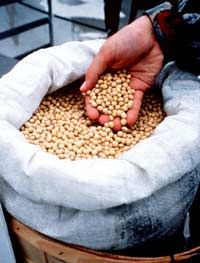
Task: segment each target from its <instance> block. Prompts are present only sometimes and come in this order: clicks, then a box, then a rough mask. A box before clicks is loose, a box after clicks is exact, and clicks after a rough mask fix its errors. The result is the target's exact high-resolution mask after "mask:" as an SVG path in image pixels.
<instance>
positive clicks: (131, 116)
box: [127, 90, 144, 125]
mask: <svg viewBox="0 0 200 263" xmlns="http://www.w3.org/2000/svg"><path fill="white" fill-rule="evenodd" d="M143 96H144V92H143V91H141V90H136V91H135V94H134V100H133V106H132V108H131V109H130V110H129V111H128V112H127V124H128V125H133V124H134V123H135V122H136V121H137V119H138V115H139V111H140V107H141V104H142V99H143Z"/></svg>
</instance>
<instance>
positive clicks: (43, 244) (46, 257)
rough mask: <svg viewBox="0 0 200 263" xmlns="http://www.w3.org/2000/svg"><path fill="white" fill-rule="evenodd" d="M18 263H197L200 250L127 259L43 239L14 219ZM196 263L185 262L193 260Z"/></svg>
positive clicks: (13, 226) (10, 228) (12, 219)
mask: <svg viewBox="0 0 200 263" xmlns="http://www.w3.org/2000/svg"><path fill="white" fill-rule="evenodd" d="M8 225H9V230H10V233H11V238H12V241H13V246H14V250H15V253H16V257H17V260H18V261H17V262H20V263H61V262H62V263H136V262H137V263H138V262H141V263H169V262H200V257H199V255H200V246H198V247H195V248H193V249H191V250H189V251H185V252H183V253H179V254H175V255H173V256H163V257H154V258H147V257H145V258H144V257H127V256H119V255H114V254H108V253H103V252H98V251H94V250H89V249H86V248H84V247H80V246H76V245H71V244H66V243H62V242H59V241H56V240H54V239H51V238H49V237H46V236H44V235H42V234H40V233H38V232H36V231H34V230H32V229H30V228H29V227H27V226H25V225H24V224H22V223H20V222H19V221H18V220H16V219H14V218H12V217H11V218H9V219H8ZM195 257H196V259H197V257H198V259H199V261H198V259H197V261H188V260H189V259H191V258H195Z"/></svg>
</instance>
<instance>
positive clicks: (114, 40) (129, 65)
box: [80, 16, 163, 130]
mask: <svg viewBox="0 0 200 263" xmlns="http://www.w3.org/2000/svg"><path fill="white" fill-rule="evenodd" d="M162 62H163V53H162V51H161V49H160V46H159V44H158V42H157V41H156V38H155V35H154V32H153V26H152V24H151V21H150V19H149V18H148V17H147V16H142V17H140V18H139V19H137V20H135V21H134V22H133V23H131V24H130V25H128V26H126V27H124V28H123V29H122V30H120V31H119V32H118V33H116V34H115V35H113V36H112V37H110V38H108V40H107V41H106V42H105V43H104V45H103V46H102V48H101V49H100V51H99V53H98V54H97V55H96V57H95V58H94V60H93V62H92V64H91V65H90V67H89V69H88V71H87V73H86V78H85V82H84V83H83V85H82V86H81V88H80V90H81V92H84V93H85V92H87V91H88V90H89V89H92V88H93V87H94V86H95V84H96V82H97V81H98V79H99V77H100V75H102V74H103V73H104V72H105V71H113V70H120V69H127V71H128V72H129V73H130V74H131V81H130V86H131V87H132V88H133V89H134V90H135V94H134V102H133V106H132V108H131V109H130V110H129V111H128V112H127V124H128V125H133V124H134V123H135V122H136V120H137V118H138V114H139V110H140V106H141V103H142V99H143V95H144V92H145V90H147V89H148V88H150V87H151V86H152V85H153V83H154V80H155V77H156V76H157V74H158V73H159V72H160V70H161V68H162ZM85 102H86V111H87V114H88V116H89V118H90V119H91V120H98V121H99V122H100V123H101V124H104V123H105V122H107V121H108V120H109V116H107V115H103V114H100V112H99V111H98V110H97V109H96V108H94V107H92V106H91V104H90V98H89V97H88V96H86V97H85ZM120 129H121V124H120V119H119V117H117V118H115V119H114V130H120Z"/></svg>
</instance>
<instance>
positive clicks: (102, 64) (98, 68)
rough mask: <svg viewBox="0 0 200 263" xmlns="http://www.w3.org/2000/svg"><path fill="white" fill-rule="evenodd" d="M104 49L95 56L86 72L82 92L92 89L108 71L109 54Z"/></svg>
mask: <svg viewBox="0 0 200 263" xmlns="http://www.w3.org/2000/svg"><path fill="white" fill-rule="evenodd" d="M107 53H108V52H107V51H104V49H103V48H101V49H100V51H99V53H98V54H97V55H96V57H95V58H94V60H93V62H92V64H91V65H90V67H89V69H88V70H87V72H86V76H85V82H84V83H83V84H82V86H81V87H80V91H81V92H86V91H88V90H90V89H92V88H93V87H94V86H95V84H96V83H97V81H98V79H99V77H100V76H101V75H102V74H103V73H104V72H105V71H106V69H107V68H108V64H109V60H110V59H109V54H108V55H107Z"/></svg>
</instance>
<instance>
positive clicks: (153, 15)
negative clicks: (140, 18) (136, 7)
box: [145, 2, 183, 61]
mask: <svg viewBox="0 0 200 263" xmlns="http://www.w3.org/2000/svg"><path fill="white" fill-rule="evenodd" d="M145 14H146V15H147V16H148V17H149V19H150V20H151V22H152V25H153V30H154V32H155V36H156V39H157V41H158V42H159V45H160V47H161V49H162V51H163V53H164V56H165V60H166V61H169V60H173V59H174V56H175V54H174V50H175V49H174V45H175V41H176V35H177V31H178V28H179V27H180V26H181V25H182V23H183V19H182V17H181V14H180V13H178V11H177V10H175V8H174V7H173V6H172V4H171V3H169V2H165V3H163V4H161V5H158V6H156V7H154V8H152V9H149V10H147V11H145Z"/></svg>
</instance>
